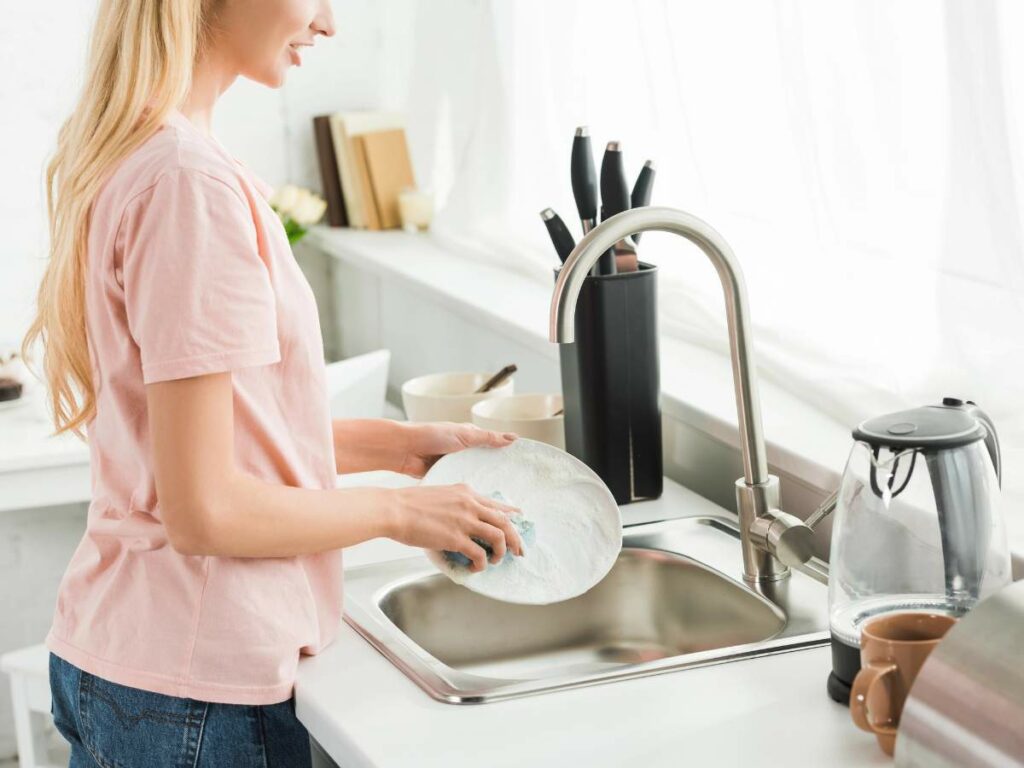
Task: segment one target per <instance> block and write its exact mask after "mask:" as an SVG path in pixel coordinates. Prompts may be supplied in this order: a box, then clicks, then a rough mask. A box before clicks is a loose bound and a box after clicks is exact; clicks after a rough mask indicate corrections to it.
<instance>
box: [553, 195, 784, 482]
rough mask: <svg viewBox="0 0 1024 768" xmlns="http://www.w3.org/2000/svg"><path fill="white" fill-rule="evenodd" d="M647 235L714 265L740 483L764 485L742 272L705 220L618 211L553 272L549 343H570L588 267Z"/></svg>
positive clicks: (669, 211) (674, 213) (667, 211)
mask: <svg viewBox="0 0 1024 768" xmlns="http://www.w3.org/2000/svg"><path fill="white" fill-rule="evenodd" d="M651 230H656V231H661V232H671V233H672V234H674V235H679V236H681V237H684V238H686V239H687V240H689V241H690V242H692V243H694V244H696V245H697V247H699V248H700V249H701V250H702V251H703V252H704V253H705V254H706V255H707V257H708V258H709V259H711V263H712V264H714V265H715V270H716V271H717V272H718V277H719V278H720V279H721V281H722V290H723V291H724V292H725V311H726V315H727V318H728V324H729V350H730V356H731V358H732V375H733V382H734V384H735V389H736V412H737V415H738V417H739V430H740V444H741V446H742V447H743V478H744V480H745V481H746V483H747V484H748V485H760V484H762V483H765V482H767V480H768V461H767V459H766V457H765V447H764V433H763V431H762V427H761V406H760V403H759V401H758V395H757V373H756V371H755V370H754V356H753V350H752V348H751V329H750V310H749V309H748V303H747V289H746V286H745V284H744V282H743V272H742V271H741V270H740V265H739V262H738V261H737V260H736V257H735V256H734V255H733V252H732V249H731V248H730V247H729V244H728V243H727V242H725V239H724V238H723V237H722V236H721V235H720V234H718V232H716V231H715V230H714V229H713V228H712V227H711V226H710V225H709V224H707V223H706V222H705V221H703V220H701V219H698V218H697V217H696V216H691V215H690V214H688V213H685V212H683V211H679V210H676V209H675V208H659V207H653V206H649V207H645V208H633V209H631V210H628V211H623V212H622V213H620V214H618V215H617V216H612V217H611V218H610V219H608V220H607V221H605V222H602V223H601V224H600V225H599V226H598V227H595V228H594V229H592V230H591V231H590V232H589V233H588V234H587V235H586V236H585V237H584V238H583V239H582V240H580V242H579V243H578V244H577V245H576V248H575V249H573V252H572V253H571V254H569V258H567V259H566V261H565V265H564V266H563V267H562V269H561V271H560V272H559V275H558V281H557V282H556V283H555V292H554V295H553V296H552V298H551V318H550V320H551V328H550V338H551V341H553V342H556V343H560V344H569V343H572V342H573V341H574V340H575V317H576V300H577V299H578V298H579V295H580V289H581V288H582V287H583V281H584V280H585V279H586V278H587V275H588V274H589V273H590V268H591V267H592V266H593V265H594V263H595V262H596V261H597V260H598V258H599V257H600V256H601V254H602V253H604V252H605V251H607V250H608V249H609V248H611V247H612V246H613V245H614V244H615V243H617V242H618V241H619V240H622V239H624V238H626V237H628V236H629V235H632V234H635V233H637V232H648V231H651Z"/></svg>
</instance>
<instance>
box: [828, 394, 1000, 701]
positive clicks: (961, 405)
mask: <svg viewBox="0 0 1024 768" xmlns="http://www.w3.org/2000/svg"><path fill="white" fill-rule="evenodd" d="M853 438H854V440H855V442H854V445H853V449H852V450H851V451H850V457H849V460H848V461H847V464H846V470H845V472H844V474H843V479H842V484H841V486H840V488H839V493H838V497H837V499H836V509H835V518H834V520H833V525H832V550H831V556H830V558H829V628H830V630H831V635H832V674H831V675H830V676H829V680H828V692H829V695H830V696H831V697H832V698H833V699H835V700H836V701H839V702H842V703H848V702H849V697H850V685H851V684H852V682H853V679H854V677H856V675H857V672H858V671H859V670H860V627H861V625H862V624H863V623H864V622H865V621H867V620H868V619H871V618H873V617H874V616H877V615H879V614H883V613H889V612H893V611H901V612H902V611H926V612H929V613H945V614H949V615H952V616H961V615H963V614H964V613H966V612H967V611H969V610H970V609H971V608H973V607H974V605H975V604H977V603H978V601H979V600H982V599H983V598H985V597H986V596H988V595H989V594H991V593H992V592H995V591H997V590H998V589H1000V588H1001V587H1003V586H1005V585H1006V584H1008V583H1009V582H1010V554H1009V549H1008V546H1007V541H1006V533H1005V529H1004V527H1003V518H1002V514H1001V512H1000V510H999V487H1000V481H1001V474H1002V467H1001V461H1000V453H999V438H998V436H997V434H996V430H995V427H994V425H993V424H992V421H991V419H989V417H988V416H987V415H986V414H985V412H984V411H982V410H981V409H980V408H979V407H978V406H977V405H975V404H974V403H972V402H970V401H967V402H964V401H961V400H957V399H955V398H946V399H945V400H943V401H942V403H941V404H940V405H929V406H924V407H921V408H915V409H913V410H909V411H901V412H899V413H892V414H888V415H886V416H879V417H877V418H874V419H869V420H867V421H865V422H863V423H861V424H860V426H858V427H857V428H856V429H855V430H854V431H853Z"/></svg>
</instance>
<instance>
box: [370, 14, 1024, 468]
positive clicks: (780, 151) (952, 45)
mask: <svg viewBox="0 0 1024 768" xmlns="http://www.w3.org/2000/svg"><path fill="white" fill-rule="evenodd" d="M387 7H388V10H387V13H389V14H391V15H392V19H391V22H392V23H390V24H388V25H386V27H385V28H386V29H389V30H391V31H390V32H389V33H387V34H388V35H389V39H388V40H386V41H385V44H386V45H389V46H391V47H392V49H393V50H392V53H393V55H392V56H391V57H390V60H391V61H392V62H393V64H394V66H393V69H392V71H391V72H390V73H389V76H388V78H387V82H388V89H387V93H386V94H385V97H386V100H388V101H390V102H391V104H390V105H389V106H394V107H398V108H402V109H405V110H407V112H408V113H409V121H410V126H411V137H412V142H413V153H414V156H415V157H416V159H417V163H418V164H419V167H418V172H419V176H420V178H421V179H425V180H427V181H428V183H432V184H433V186H434V189H435V192H436V194H437V196H438V200H439V203H440V205H441V210H440V214H439V217H438V231H439V232H440V233H442V234H443V235H445V236H447V237H450V238H452V239H453V240H458V241H463V242H466V243H469V244H472V245H473V250H474V253H477V254H485V256H483V257H486V258H492V259H495V260H499V261H501V262H502V263H504V264H506V265H507V266H508V268H509V269H516V270H520V271H525V272H529V273H532V274H535V275H536V276H537V279H538V280H542V281H545V282H547V283H548V284H550V279H551V278H550V269H551V267H552V266H554V264H555V263H556V260H555V258H554V255H553V252H552V251H551V247H550V244H549V243H548V242H547V240H546V234H545V232H544V229H543V226H542V224H541V222H540V220H539V218H538V215H537V214H538V212H539V211H540V210H541V209H542V208H544V207H546V206H548V205H552V206H554V207H555V208H556V210H558V211H559V213H560V214H561V215H562V217H563V218H564V219H565V220H566V221H567V222H568V223H569V224H570V227H571V228H572V229H574V230H575V231H576V232H577V236H578V222H577V221H576V220H575V216H576V214H575V206H574V205H573V202H572V197H571V191H570V186H569V173H568V161H569V149H570V144H571V137H572V134H573V130H574V128H575V127H576V126H577V125H580V124H587V125H589V126H590V130H591V134H592V135H593V136H594V143H595V150H596V154H597V155H598V160H599V155H600V151H601V149H603V145H604V142H606V141H608V140H611V139H617V140H621V141H622V142H623V144H624V149H625V153H626V160H627V170H628V171H629V173H631V174H635V173H636V172H637V171H638V170H639V168H640V166H641V164H642V163H643V161H644V160H645V159H647V158H652V159H654V160H655V162H656V163H657V166H658V177H657V182H656V187H655V192H654V202H655V203H656V204H659V205H669V206H674V207H679V208H682V209H684V210H687V211H690V212H692V213H695V214H696V215H698V216H701V217H702V218H705V219H706V220H707V221H709V222H710V223H711V224H712V225H713V226H714V227H715V228H717V229H718V230H719V231H720V232H721V233H722V234H723V235H724V236H725V238H726V239H727V240H728V241H729V242H730V244H731V245H732V246H733V249H734V250H735V252H736V254H737V256H738V257H739V259H740V262H741V264H742V266H743V269H744V271H745V273H746V277H747V283H748V291H749V293H750V296H751V305H752V311H753V320H754V327H755V337H756V350H757V356H758V361H759V366H760V369H761V370H762V372H763V375H764V376H766V377H770V378H772V379H774V380H775V381H777V382H779V383H781V384H783V385H784V386H785V387H787V388H788V389H789V390H791V391H793V392H795V393H797V394H798V395H800V396H801V397H803V398H804V399H805V400H807V401H808V402H810V403H812V404H814V405H816V406H817V407H819V408H821V409H822V410H824V411H826V412H828V413H830V414H832V415H834V416H835V417H837V418H838V419H840V420H841V421H843V422H845V423H849V424H851V425H852V424H853V423H855V422H856V421H858V420H860V419H861V418H864V417H867V416H871V415H876V414H879V413H883V412H885V411H887V410H893V409H897V408H901V407H911V406H915V405H920V404H924V403H929V402H934V401H936V400H938V399H940V398H941V397H942V396H943V395H958V396H962V397H970V398H972V399H975V400H977V401H978V402H979V403H981V404H982V405H983V406H984V407H986V408H987V409H988V410H989V411H990V412H991V414H992V416H993V418H994V419H995V422H996V424H997V425H998V426H999V427H1000V428H1001V431H1002V437H1003V441H1004V443H1005V450H1006V453H1007V456H1006V459H1007V463H1008V469H1010V470H1012V468H1013V466H1014V464H1017V465H1019V460H1020V459H1021V458H1024V456H1022V454H1024V409H1022V408H1021V407H1020V405H1019V404H1020V402H1021V395H1022V394H1024V384H1022V373H1024V354H1022V353H1024V338H1022V337H1024V322H1022V321H1024V233H1022V228H1021V219H1022V210H1021V192H1020V189H1021V183H1022V181H1024V179H1022V173H1024V157H1022V153H1024V133H1022V131H1024V120H1022V117H1024V80H1022V78H1024V50H1022V49H1021V47H1020V46H1014V42H1015V37H1016V36H1015V35H1014V33H1013V30H1019V29H1021V28H1024V26H1022V22H1024V8H1021V4H1019V3H1015V2H1013V0H1006V1H1005V2H987V1H985V0H979V1H978V2H970V3H967V2H960V1H959V0H947V1H946V2H936V1H935V0H913V1H911V0H876V1H875V2H864V1H863V0H776V2H766V1H765V0H725V1H723V0H718V1H717V2H714V3H708V2H702V1H701V0H690V1H681V0H616V1H614V2H612V1H611V0H608V1H604V2H595V1H594V0H543V1H541V0H515V2H508V1H507V0H476V1H475V2H473V1H472V0H430V2H427V1H426V0H423V1H422V2H415V0H391V2H390V3H389V4H388V6H387ZM477 257H478V258H480V257H481V256H477ZM641 258H644V259H646V260H650V261H654V262H655V263H657V264H658V265H659V266H660V267H661V269H662V270H663V271H662V300H661V307H662V312H663V317H662V327H663V332H664V333H667V334H670V335H673V336H678V337H681V338H685V339H688V340H690V341H693V342H696V343H699V344H703V345H707V346H709V347H713V348H716V349H722V350H723V351H724V349H725V328H724V315H723V311H722V299H721V292H720V288H719V287H718V284H717V278H716V277H715V275H714V273H713V271H712V270H711V268H710V266H709V265H708V264H706V263H705V261H704V260H703V258H702V257H701V256H699V254H697V253H696V251H695V250H694V249H692V248H690V247H688V246H686V245H685V244H683V243H682V242H681V241H679V240H678V239H672V238H669V237H668V236H664V235H655V234H649V235H646V236H645V237H644V239H643V243H642V248H641Z"/></svg>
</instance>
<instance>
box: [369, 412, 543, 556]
mask: <svg viewBox="0 0 1024 768" xmlns="http://www.w3.org/2000/svg"><path fill="white" fill-rule="evenodd" d="M480 431H481V432H484V430H480ZM485 434H487V433H485ZM391 493H393V494H394V496H393V500H394V501H395V503H394V504H393V505H392V506H391V525H390V531H389V533H388V537H389V538H392V539H394V540H395V541H399V542H401V543H402V544H408V545H410V546H414V547H422V548H424V549H434V550H449V551H451V552H461V553H462V554H463V555H465V556H466V557H468V558H469V559H470V560H472V564H471V565H470V566H469V568H470V570H471V571H473V572H478V571H482V570H483V569H484V568H485V567H486V566H487V552H486V551H485V550H484V548H483V547H481V546H480V545H479V544H477V543H476V542H475V541H473V538H477V539H481V540H482V541H486V542H487V543H488V544H489V545H490V547H491V549H492V550H493V553H492V555H491V562H492V563H494V564H495V565H496V564H498V563H500V562H501V560H502V558H503V557H505V551H506V550H507V549H510V550H512V553H513V554H515V555H518V556H522V554H523V542H522V539H520V538H519V533H518V531H516V529H515V527H514V526H513V525H512V522H511V521H510V520H509V518H508V514H511V513H515V512H518V511H519V510H518V509H516V508H515V507H511V506H509V505H508V504H503V503H501V502H500V501H497V500H496V499H491V498H488V497H486V496H481V495H480V494H479V493H476V492H475V491H474V490H473V489H472V488H470V487H469V486H468V485H462V484H460V485H418V486H414V487H411V488H400V489H397V490H394V491H392V492H391Z"/></svg>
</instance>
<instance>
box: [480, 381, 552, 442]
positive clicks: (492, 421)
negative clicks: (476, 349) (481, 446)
mask: <svg viewBox="0 0 1024 768" xmlns="http://www.w3.org/2000/svg"><path fill="white" fill-rule="evenodd" d="M561 409H562V396H561V395H509V396H508V397H499V398H494V399H492V400H483V401H481V402H479V403H477V404H476V405H474V406H473V423H474V424H476V425H477V426H478V427H483V428H484V429H493V430H494V431H495V432H515V433H516V434H517V435H519V436H520V437H528V438H530V439H531V440H537V441H538V442H541V443H547V444H548V445H553V446H555V447H556V448H561V449H562V450H563V451H564V450H565V419H564V418H563V417H562V416H561V415H558V416H552V415H551V414H553V413H554V412H555V411H559V410H561Z"/></svg>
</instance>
